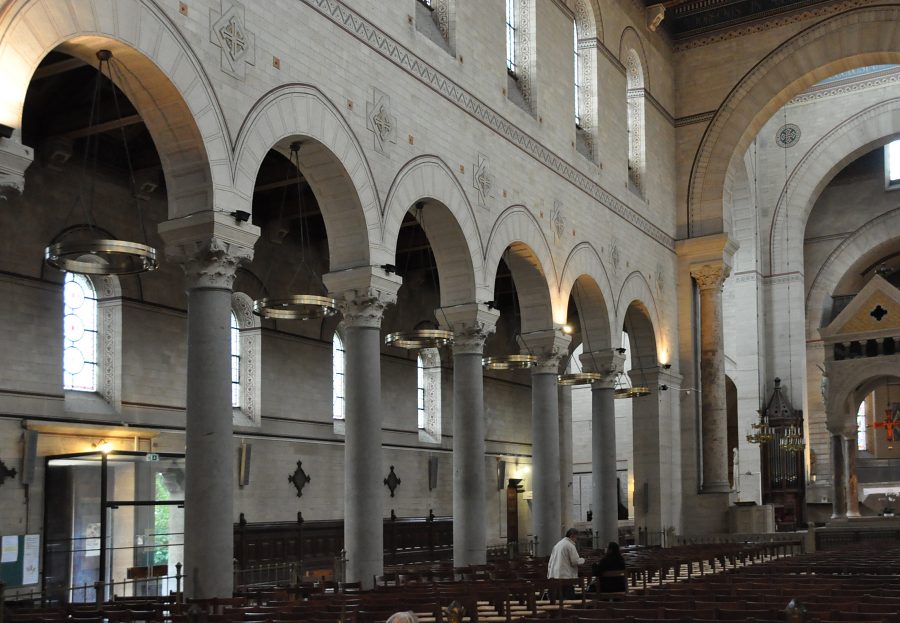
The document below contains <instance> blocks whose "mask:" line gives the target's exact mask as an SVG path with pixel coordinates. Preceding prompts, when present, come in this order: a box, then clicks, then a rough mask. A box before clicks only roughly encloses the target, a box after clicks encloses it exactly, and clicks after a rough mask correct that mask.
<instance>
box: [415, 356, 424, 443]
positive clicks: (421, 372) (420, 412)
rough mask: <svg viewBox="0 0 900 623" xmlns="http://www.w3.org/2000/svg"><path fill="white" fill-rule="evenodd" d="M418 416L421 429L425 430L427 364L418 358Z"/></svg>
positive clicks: (420, 357)
mask: <svg viewBox="0 0 900 623" xmlns="http://www.w3.org/2000/svg"><path fill="white" fill-rule="evenodd" d="M416 414H417V415H418V417H417V419H418V426H419V429H423V428H425V362H424V361H422V355H419V356H418V357H416Z"/></svg>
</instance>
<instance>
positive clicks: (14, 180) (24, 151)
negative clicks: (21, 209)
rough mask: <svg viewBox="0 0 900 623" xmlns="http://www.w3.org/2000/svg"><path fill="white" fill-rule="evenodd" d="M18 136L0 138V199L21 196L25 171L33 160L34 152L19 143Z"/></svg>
mask: <svg viewBox="0 0 900 623" xmlns="http://www.w3.org/2000/svg"><path fill="white" fill-rule="evenodd" d="M18 134H19V133H18V132H15V133H14V134H13V136H12V137H11V138H0V199H12V198H13V197H18V196H19V195H20V194H22V192H23V191H24V190H25V171H26V169H28V167H29V165H30V164H31V162H32V161H33V160H34V150H33V149H32V148H31V147H28V146H26V145H23V144H22V143H20V142H19V140H18V139H19V136H18Z"/></svg>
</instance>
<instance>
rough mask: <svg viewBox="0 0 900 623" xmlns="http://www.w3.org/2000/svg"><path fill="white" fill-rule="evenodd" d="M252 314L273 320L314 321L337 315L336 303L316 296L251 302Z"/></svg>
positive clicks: (263, 299)
mask: <svg viewBox="0 0 900 623" xmlns="http://www.w3.org/2000/svg"><path fill="white" fill-rule="evenodd" d="M253 313H254V314H256V315H257V316H259V317H260V318H269V319H273V320H315V319H316V318H328V317H330V316H333V315H335V314H336V313H337V301H335V300H334V299H333V298H331V297H328V296H319V295H318V294H295V295H293V296H286V297H284V298H271V297H266V298H261V299H258V300H256V301H253Z"/></svg>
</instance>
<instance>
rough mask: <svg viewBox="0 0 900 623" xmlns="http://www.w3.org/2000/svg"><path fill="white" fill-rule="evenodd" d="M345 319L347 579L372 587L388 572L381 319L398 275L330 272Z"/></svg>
mask: <svg viewBox="0 0 900 623" xmlns="http://www.w3.org/2000/svg"><path fill="white" fill-rule="evenodd" d="M324 281H325V285H326V286H327V287H328V290H329V292H332V293H334V294H333V296H335V298H337V299H338V302H339V305H340V307H341V311H342V312H343V315H344V319H343V321H342V322H341V330H342V335H343V338H344V361H345V362H346V363H345V365H346V368H345V370H344V387H345V391H344V549H345V550H346V552H347V581H348V582H361V583H362V588H363V589H365V590H369V589H371V588H373V586H374V578H375V576H377V575H381V574H382V573H383V572H384V533H383V517H384V508H383V499H384V483H383V480H384V473H385V472H384V466H383V465H382V460H381V422H382V414H383V407H382V403H381V343H382V342H381V320H382V317H383V315H384V310H385V308H386V307H387V306H388V305H390V304H392V303H394V302H395V301H396V300H397V290H399V288H400V280H399V278H398V277H394V276H392V275H388V274H387V273H385V272H384V271H383V270H382V269H380V268H376V267H363V268H358V269H351V270H347V271H341V272H338V273H329V274H327V275H325V277H324Z"/></svg>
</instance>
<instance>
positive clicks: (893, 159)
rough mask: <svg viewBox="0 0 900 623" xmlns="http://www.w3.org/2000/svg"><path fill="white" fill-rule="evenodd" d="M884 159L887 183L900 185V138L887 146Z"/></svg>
mask: <svg viewBox="0 0 900 623" xmlns="http://www.w3.org/2000/svg"><path fill="white" fill-rule="evenodd" d="M884 159H885V167H884V168H885V172H886V173H887V185H888V186H896V185H900V138H898V139H897V140H895V141H891V142H890V143H888V144H887V145H886V146H885V148H884Z"/></svg>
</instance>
